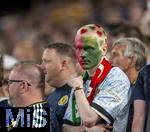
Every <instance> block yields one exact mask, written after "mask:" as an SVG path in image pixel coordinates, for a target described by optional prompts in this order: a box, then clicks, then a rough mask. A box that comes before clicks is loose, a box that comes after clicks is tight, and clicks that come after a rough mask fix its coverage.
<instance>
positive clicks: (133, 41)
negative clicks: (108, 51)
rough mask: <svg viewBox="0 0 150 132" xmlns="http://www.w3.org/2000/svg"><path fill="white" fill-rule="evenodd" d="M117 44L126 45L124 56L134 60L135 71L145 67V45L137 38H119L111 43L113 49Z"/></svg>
mask: <svg viewBox="0 0 150 132" xmlns="http://www.w3.org/2000/svg"><path fill="white" fill-rule="evenodd" d="M118 44H119V45H126V49H125V52H124V56H126V57H135V58H136V64H135V67H136V70H138V71H139V70H141V68H142V67H143V66H144V65H146V63H147V55H148V53H147V48H146V45H145V44H144V43H143V42H142V41H141V40H139V39H137V38H120V39H118V40H116V41H115V42H114V43H113V47H114V46H115V45H118ZM113 47H112V48H113Z"/></svg>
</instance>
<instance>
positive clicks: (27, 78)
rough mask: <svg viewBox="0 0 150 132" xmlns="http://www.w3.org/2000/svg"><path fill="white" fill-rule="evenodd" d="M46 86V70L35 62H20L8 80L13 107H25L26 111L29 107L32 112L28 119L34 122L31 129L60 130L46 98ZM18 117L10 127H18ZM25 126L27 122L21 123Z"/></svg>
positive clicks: (56, 131)
mask: <svg viewBox="0 0 150 132" xmlns="http://www.w3.org/2000/svg"><path fill="white" fill-rule="evenodd" d="M44 88H45V75H44V72H43V71H42V69H41V68H40V67H39V66H37V65H36V64H34V63H30V62H23V63H20V64H18V65H16V66H15V67H14V68H13V69H12V71H11V72H10V75H9V80H8V91H9V100H10V103H11V105H12V106H13V107H19V110H20V107H23V108H24V111H25V110H26V109H29V112H28V114H29V113H30V116H31V117H30V118H28V119H27V122H26V123H31V122H32V124H31V125H30V128H31V129H30V130H31V131H32V130H35V131H37V130H38V131H48V132H49V131H52V132H54V131H55V132H58V131H59V130H58V129H59V127H58V123H57V119H56V118H55V115H54V114H53V113H52V111H51V109H49V105H48V103H47V102H46V101H45V98H44ZM19 112H20V111H19ZM19 112H18V114H20V116H21V117H22V116H24V119H26V117H25V116H26V115H25V113H19ZM32 112H33V113H32ZM22 114H23V115H22ZM48 117H50V118H48ZM17 119H18V118H16V120H15V123H12V124H11V125H10V126H7V127H8V129H11V128H13V129H14V127H17V125H18V122H19V121H20V120H19V119H18V120H17ZM30 120H31V121H30ZM25 126H26V124H25V122H24V124H21V127H25ZM35 128H37V129H35Z"/></svg>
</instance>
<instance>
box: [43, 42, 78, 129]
mask: <svg viewBox="0 0 150 132" xmlns="http://www.w3.org/2000/svg"><path fill="white" fill-rule="evenodd" d="M41 67H42V68H43V70H44V73H45V77H46V82H47V83H48V84H49V85H50V86H52V87H54V88H55V91H53V92H52V93H50V94H49V95H48V98H47V100H48V103H49V104H50V106H51V108H52V110H53V111H54V112H55V115H56V117H57V119H58V122H59V124H60V127H61V126H62V119H63V116H64V113H65V111H66V108H67V106H68V99H69V96H70V93H71V89H72V88H71V87H70V86H69V85H68V84H67V82H68V80H69V79H70V78H71V76H74V75H76V74H77V73H76V55H75V49H74V48H73V47H72V46H71V45H69V44H64V43H52V44H49V45H48V46H47V47H46V48H45V50H44V52H43V56H42V64H41Z"/></svg>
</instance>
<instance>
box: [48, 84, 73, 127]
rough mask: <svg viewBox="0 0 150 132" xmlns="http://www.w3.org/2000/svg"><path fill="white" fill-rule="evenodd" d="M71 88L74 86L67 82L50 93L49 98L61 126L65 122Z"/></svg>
mask: <svg viewBox="0 0 150 132" xmlns="http://www.w3.org/2000/svg"><path fill="white" fill-rule="evenodd" d="M71 89H72V88H71V87H70V86H69V85H68V84H65V85H64V86H62V87H59V88H56V90H55V91H54V92H52V93H51V94H49V96H48V98H47V100H48V103H49V105H50V106H51V109H52V110H53V112H54V114H55V115H56V117H57V120H58V122H59V125H60V127H62V124H63V117H64V114H65V111H66V109H67V106H68V100H69V97H70V93H71Z"/></svg>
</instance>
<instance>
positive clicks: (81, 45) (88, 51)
mask: <svg viewBox="0 0 150 132" xmlns="http://www.w3.org/2000/svg"><path fill="white" fill-rule="evenodd" d="M76 49H77V58H78V61H79V63H80V65H81V66H82V68H83V69H85V70H89V69H91V68H93V67H95V66H97V65H98V64H99V62H100V60H101V58H102V52H101V50H100V49H99V47H98V44H97V38H96V37H93V36H92V37H90V36H89V37H84V38H82V40H80V41H78V42H77V43H76Z"/></svg>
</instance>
